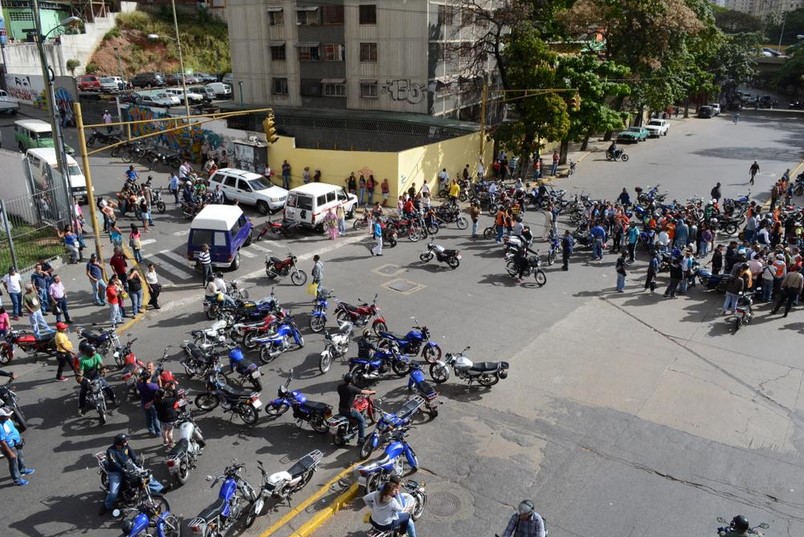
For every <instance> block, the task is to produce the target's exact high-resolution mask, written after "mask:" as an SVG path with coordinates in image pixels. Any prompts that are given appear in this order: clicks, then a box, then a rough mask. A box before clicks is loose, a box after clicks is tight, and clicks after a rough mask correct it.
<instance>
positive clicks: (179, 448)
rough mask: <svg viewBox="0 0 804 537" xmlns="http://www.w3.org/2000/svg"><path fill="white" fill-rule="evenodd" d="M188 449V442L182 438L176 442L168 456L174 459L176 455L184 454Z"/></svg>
mask: <svg viewBox="0 0 804 537" xmlns="http://www.w3.org/2000/svg"><path fill="white" fill-rule="evenodd" d="M189 447H190V442H189V441H188V440H187V439H186V438H182V439H180V440H179V441H178V442H176V445H175V446H173V449H171V450H170V453H168V455H169V456H170V457H175V456H176V455H179V454H181V453H184V452H186V451H187V449H188V448H189Z"/></svg>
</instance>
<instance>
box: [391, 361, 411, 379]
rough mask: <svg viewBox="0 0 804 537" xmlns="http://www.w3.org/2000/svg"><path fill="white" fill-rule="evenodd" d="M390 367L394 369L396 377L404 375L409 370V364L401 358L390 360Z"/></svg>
mask: <svg viewBox="0 0 804 537" xmlns="http://www.w3.org/2000/svg"><path fill="white" fill-rule="evenodd" d="M391 369H393V370H394V373H396V375H397V376H398V377H404V376H405V375H407V374H408V373H409V372H410V364H409V363H408V362H403V361H402V360H394V361H393V362H391Z"/></svg>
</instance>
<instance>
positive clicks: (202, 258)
mask: <svg viewBox="0 0 804 537" xmlns="http://www.w3.org/2000/svg"><path fill="white" fill-rule="evenodd" d="M198 263H200V264H201V268H202V274H203V275H204V279H203V283H202V284H201V285H202V286H206V283H207V281H209V279H210V278H211V277H212V255H211V254H210V253H209V244H202V245H201V251H200V252H198Z"/></svg>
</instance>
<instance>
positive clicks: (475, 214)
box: [469, 201, 480, 239]
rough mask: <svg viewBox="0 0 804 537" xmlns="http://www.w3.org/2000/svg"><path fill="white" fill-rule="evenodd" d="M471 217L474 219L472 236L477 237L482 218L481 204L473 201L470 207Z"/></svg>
mask: <svg viewBox="0 0 804 537" xmlns="http://www.w3.org/2000/svg"><path fill="white" fill-rule="evenodd" d="M469 218H471V219H472V238H473V239H476V238H477V224H478V221H479V220H480V205H479V204H478V203H477V202H476V201H473V202H472V205H471V206H470V207H469Z"/></svg>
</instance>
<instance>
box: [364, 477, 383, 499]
mask: <svg viewBox="0 0 804 537" xmlns="http://www.w3.org/2000/svg"><path fill="white" fill-rule="evenodd" d="M381 482H382V478H381V476H380V473H379V472H376V473H373V474H371V475H370V476H368V477H367V478H366V492H368V493H369V494H371V493H372V492H374V491H375V490H377V489H379V488H380V484H381Z"/></svg>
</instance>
